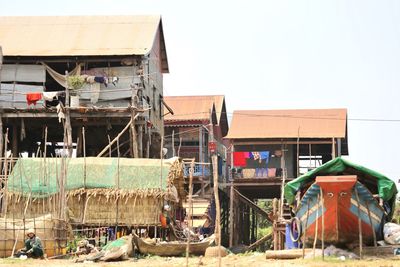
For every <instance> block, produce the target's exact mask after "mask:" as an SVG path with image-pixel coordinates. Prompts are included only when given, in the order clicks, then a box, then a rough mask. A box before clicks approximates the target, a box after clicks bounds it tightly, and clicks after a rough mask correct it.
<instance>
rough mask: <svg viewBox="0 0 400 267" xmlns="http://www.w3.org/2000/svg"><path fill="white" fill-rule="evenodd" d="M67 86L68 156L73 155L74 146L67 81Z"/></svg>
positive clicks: (66, 125)
mask: <svg viewBox="0 0 400 267" xmlns="http://www.w3.org/2000/svg"><path fill="white" fill-rule="evenodd" d="M65 76H66V79H67V80H68V71H65ZM66 86H67V87H66V88H65V107H66V109H65V128H66V129H67V149H68V157H70V158H71V157H72V152H73V147H72V127H71V116H70V110H69V98H70V95H69V88H68V83H66Z"/></svg>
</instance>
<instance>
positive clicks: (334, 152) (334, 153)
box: [332, 138, 336, 159]
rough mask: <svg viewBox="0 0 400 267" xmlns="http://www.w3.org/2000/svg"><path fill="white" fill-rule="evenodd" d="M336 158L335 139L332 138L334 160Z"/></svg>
mask: <svg viewBox="0 0 400 267" xmlns="http://www.w3.org/2000/svg"><path fill="white" fill-rule="evenodd" d="M334 158H336V149H335V138H332V159H334Z"/></svg>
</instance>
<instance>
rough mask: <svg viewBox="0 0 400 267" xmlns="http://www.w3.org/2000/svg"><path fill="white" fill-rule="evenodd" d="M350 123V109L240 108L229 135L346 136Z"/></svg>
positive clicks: (232, 137) (234, 114)
mask: <svg viewBox="0 0 400 267" xmlns="http://www.w3.org/2000/svg"><path fill="white" fill-rule="evenodd" d="M346 127H347V110H346V109H297V110H296V109H293V110H237V111H234V112H233V118H232V122H231V125H230V129H229V133H228V135H227V137H226V138H230V139H255V138H297V137H300V138H333V137H334V138H345V137H346Z"/></svg>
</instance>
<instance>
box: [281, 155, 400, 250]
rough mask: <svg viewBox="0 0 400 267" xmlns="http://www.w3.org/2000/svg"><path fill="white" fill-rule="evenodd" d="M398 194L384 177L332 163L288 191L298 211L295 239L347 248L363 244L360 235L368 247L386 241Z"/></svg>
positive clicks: (342, 162) (293, 229)
mask: <svg viewBox="0 0 400 267" xmlns="http://www.w3.org/2000/svg"><path fill="white" fill-rule="evenodd" d="M396 194H397V189H396V184H395V183H394V182H393V181H392V180H390V179H389V178H387V177H386V176H384V175H382V174H380V173H378V172H375V171H373V170H370V169H368V168H365V167H363V166H361V165H357V164H354V163H352V162H349V161H348V160H345V159H343V158H340V157H339V158H336V159H333V160H331V161H329V162H327V163H325V164H323V165H322V166H320V167H318V168H316V169H314V170H312V171H310V172H308V173H306V174H305V175H303V176H300V177H298V178H297V179H295V180H293V181H291V182H289V183H288V184H287V185H286V186H285V198H286V200H287V201H288V203H289V204H292V206H294V209H293V211H294V214H295V216H294V217H293V218H292V220H291V223H292V227H291V236H292V239H294V240H295V241H296V239H300V241H304V242H305V243H312V242H313V241H314V239H315V238H316V239H317V241H318V242H321V241H322V239H323V240H324V242H325V243H328V244H334V245H347V244H354V243H359V237H360V234H361V238H362V243H363V244H364V245H369V244H372V243H374V242H376V241H377V240H381V239H382V238H383V225H384V224H385V223H386V222H387V221H390V220H391V217H392V215H393V211H394V204H395V200H396ZM296 198H297V200H296ZM360 228H361V232H360V231H359V229H360ZM294 232H296V234H294ZM315 232H317V235H316V236H315V234H316V233H315ZM322 232H323V233H324V234H323V235H322Z"/></svg>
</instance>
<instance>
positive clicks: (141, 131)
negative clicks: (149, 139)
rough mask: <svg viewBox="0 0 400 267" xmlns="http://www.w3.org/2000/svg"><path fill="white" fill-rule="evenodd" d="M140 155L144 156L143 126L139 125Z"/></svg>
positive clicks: (140, 156)
mask: <svg viewBox="0 0 400 267" xmlns="http://www.w3.org/2000/svg"><path fill="white" fill-rule="evenodd" d="M138 143H139V144H138V157H139V158H143V126H142V125H139V127H138Z"/></svg>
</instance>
